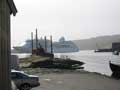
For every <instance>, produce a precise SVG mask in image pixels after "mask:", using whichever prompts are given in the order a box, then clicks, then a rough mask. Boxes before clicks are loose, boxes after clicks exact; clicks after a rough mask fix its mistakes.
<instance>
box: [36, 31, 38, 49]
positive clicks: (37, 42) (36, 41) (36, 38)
mask: <svg viewBox="0 0 120 90" xmlns="http://www.w3.org/2000/svg"><path fill="white" fill-rule="evenodd" d="M37 49H38V36H37V29H36V50H37Z"/></svg>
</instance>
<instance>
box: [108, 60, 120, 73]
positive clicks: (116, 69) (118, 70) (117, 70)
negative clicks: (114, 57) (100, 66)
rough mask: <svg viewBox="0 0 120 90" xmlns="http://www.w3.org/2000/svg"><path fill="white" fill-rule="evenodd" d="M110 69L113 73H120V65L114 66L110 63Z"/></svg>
mask: <svg viewBox="0 0 120 90" xmlns="http://www.w3.org/2000/svg"><path fill="white" fill-rule="evenodd" d="M109 65H110V69H111V70H112V72H113V73H120V65H119V64H114V63H111V61H110V62H109Z"/></svg>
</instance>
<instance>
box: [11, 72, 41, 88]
mask: <svg viewBox="0 0 120 90" xmlns="http://www.w3.org/2000/svg"><path fill="white" fill-rule="evenodd" d="M11 78H12V80H13V81H14V83H15V85H16V87H17V88H18V89H19V90H30V89H31V88H33V87H36V86H39V85H40V83H39V77H38V76H35V75H28V74H26V73H24V72H23V71H16V70H12V71H11Z"/></svg>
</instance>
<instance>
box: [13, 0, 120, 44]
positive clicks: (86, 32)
mask: <svg viewBox="0 0 120 90" xmlns="http://www.w3.org/2000/svg"><path fill="white" fill-rule="evenodd" d="M14 2H15V4H16V7H17V9H18V13H17V16H16V17H12V18H11V19H12V23H11V24H12V27H11V31H12V33H11V34H12V35H11V36H12V45H18V44H19V43H23V41H25V40H26V39H28V38H30V33H31V32H34V33H35V29H36V28H37V29H38V32H39V36H40V37H41V36H45V35H46V36H48V37H49V36H50V35H53V39H54V40H58V39H59V38H60V37H61V36H65V38H66V39H67V40H73V39H83V38H89V37H95V36H101V35H112V34H120V30H119V29H120V0H14Z"/></svg>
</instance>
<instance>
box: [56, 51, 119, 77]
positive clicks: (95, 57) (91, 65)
mask: <svg viewBox="0 0 120 90" xmlns="http://www.w3.org/2000/svg"><path fill="white" fill-rule="evenodd" d="M55 56H56V57H63V56H64V57H65V56H67V57H69V58H71V59H75V60H78V61H83V62H85V64H84V65H83V66H84V69H85V70H87V71H89V72H98V73H101V74H105V75H109V76H110V75H111V74H112V72H111V70H110V67H109V61H112V62H113V63H117V64H118V63H119V64H120V56H116V55H113V54H112V53H95V52H94V51H93V50H90V51H80V52H75V53H64V54H55Z"/></svg>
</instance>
